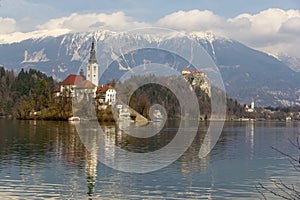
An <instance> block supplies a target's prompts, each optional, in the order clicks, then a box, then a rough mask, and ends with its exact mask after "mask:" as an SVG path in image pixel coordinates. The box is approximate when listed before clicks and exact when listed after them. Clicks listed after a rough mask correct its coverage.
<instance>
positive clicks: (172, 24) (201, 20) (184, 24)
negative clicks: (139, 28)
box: [157, 10, 223, 31]
mask: <svg viewBox="0 0 300 200" xmlns="http://www.w3.org/2000/svg"><path fill="white" fill-rule="evenodd" d="M222 22H223V19H222V17H220V16H217V15H215V14H214V13H213V12H211V11H208V10H204V11H200V10H191V11H178V12H175V13H172V14H170V15H167V16H165V17H163V18H162V19H160V20H158V22H157V25H158V26H162V27H168V28H173V29H177V30H187V31H199V30H201V31H213V30H214V29H215V28H214V27H222Z"/></svg>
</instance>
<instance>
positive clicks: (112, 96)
mask: <svg viewBox="0 0 300 200" xmlns="http://www.w3.org/2000/svg"><path fill="white" fill-rule="evenodd" d="M116 98H117V92H116V90H115V89H114V88H113V87H112V86H110V85H104V86H99V87H98V88H97V94H96V99H97V100H98V102H99V103H100V104H103V103H106V104H108V105H114V104H115V103H116Z"/></svg>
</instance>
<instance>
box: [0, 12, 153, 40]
mask: <svg viewBox="0 0 300 200" xmlns="http://www.w3.org/2000/svg"><path fill="white" fill-rule="evenodd" d="M1 19H2V18H0V25H1V22H2V21H3V23H8V22H10V21H11V24H14V25H15V26H17V25H18V27H19V28H22V27H23V26H24V19H22V20H20V21H19V22H16V21H15V20H12V19H9V20H2V21H1ZM13 22H14V23H13ZM22 22H23V23H22ZM26 23H31V21H30V20H29V19H26ZM149 26H150V25H149V24H147V23H145V22H138V21H136V20H134V19H133V18H131V17H129V16H126V15H125V14H124V13H123V12H116V13H112V14H103V13H100V14H96V13H89V14H78V13H73V14H71V15H69V16H66V17H61V18H56V19H51V20H49V21H48V22H46V23H43V24H39V25H36V30H34V31H28V32H22V31H16V28H15V29H13V28H10V29H8V28H7V29H4V30H6V31H2V32H1V31H0V43H11V42H20V41H22V40H25V39H28V38H38V37H44V36H58V35H62V34H66V33H71V32H86V31H96V30H99V29H109V30H116V31H121V30H122V31H124V30H130V29H134V28H140V27H149ZM1 27H2V26H1ZM7 27H8V26H7ZM11 27H12V26H11ZM14 30H15V31H16V32H13V31H14Z"/></svg>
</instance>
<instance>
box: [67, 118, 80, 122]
mask: <svg viewBox="0 0 300 200" xmlns="http://www.w3.org/2000/svg"><path fill="white" fill-rule="evenodd" d="M68 121H71V122H79V121H80V117H70V118H69V119H68Z"/></svg>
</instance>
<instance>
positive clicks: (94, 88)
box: [54, 41, 117, 105]
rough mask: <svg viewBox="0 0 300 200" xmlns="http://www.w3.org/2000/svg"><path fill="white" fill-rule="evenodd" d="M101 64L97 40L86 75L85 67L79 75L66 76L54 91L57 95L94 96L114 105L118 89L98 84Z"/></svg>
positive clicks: (101, 101)
mask: <svg viewBox="0 0 300 200" xmlns="http://www.w3.org/2000/svg"><path fill="white" fill-rule="evenodd" d="M98 69H99V65H98V62H97V59H96V50H95V42H94V41H93V42H92V47H91V51H90V58H89V60H88V63H87V65H86V69H85V71H86V76H85V75H84V71H83V69H81V70H80V73H79V75H77V74H70V75H68V76H67V78H65V79H64V80H63V81H62V82H61V83H60V84H59V86H58V88H57V89H56V90H55V91H54V93H55V97H57V98H58V97H67V98H76V100H79V101H80V100H82V99H83V98H94V99H96V101H97V102H98V103H99V104H106V105H114V104H115V103H116V95H117V93H116V90H115V89H114V88H113V87H112V86H109V85H105V86H103V85H102V86H98V81H99V74H98Z"/></svg>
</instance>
